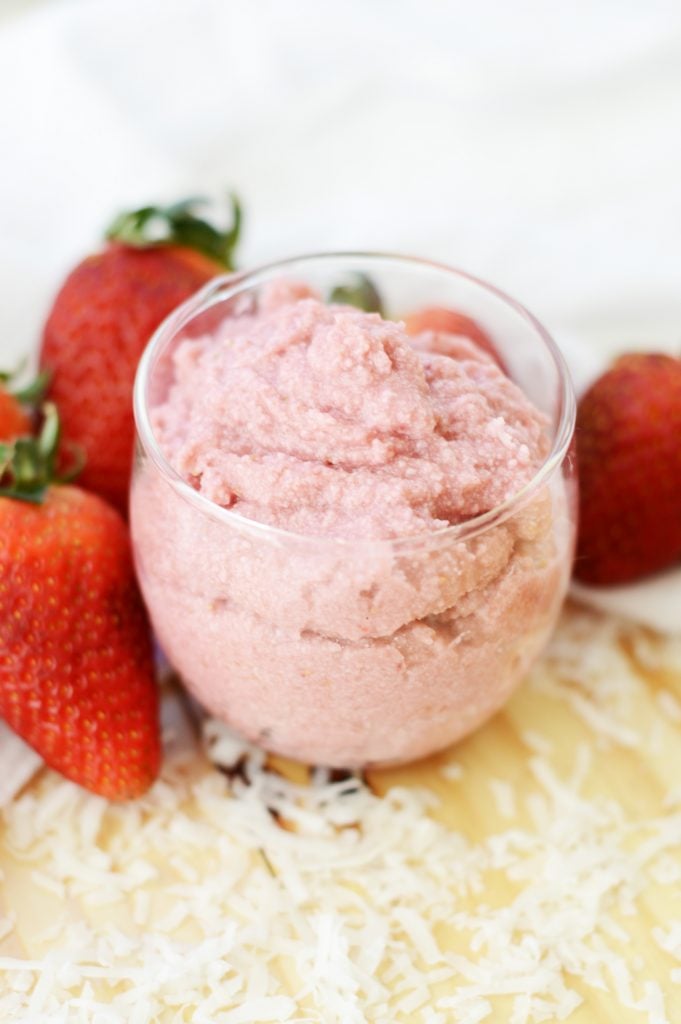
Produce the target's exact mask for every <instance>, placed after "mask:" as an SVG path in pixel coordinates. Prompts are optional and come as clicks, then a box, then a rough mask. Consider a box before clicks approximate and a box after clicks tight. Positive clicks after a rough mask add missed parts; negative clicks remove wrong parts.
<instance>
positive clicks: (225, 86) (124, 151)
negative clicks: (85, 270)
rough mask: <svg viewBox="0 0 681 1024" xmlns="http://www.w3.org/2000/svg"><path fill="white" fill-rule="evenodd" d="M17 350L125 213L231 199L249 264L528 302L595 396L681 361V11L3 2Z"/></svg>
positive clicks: (8, 275)
mask: <svg viewBox="0 0 681 1024" xmlns="http://www.w3.org/2000/svg"><path fill="white" fill-rule="evenodd" d="M0 96H2V100H1V101H0V139H1V140H2V142H1V147H2V148H1V159H0V273H1V275H2V276H1V279H2V282H3V289H2V294H3V299H2V304H1V306H0V353H1V355H2V359H1V360H0V361H1V362H2V363H3V364H7V363H8V362H11V360H12V359H13V358H14V356H15V355H16V354H18V353H20V352H23V351H27V350H29V349H30V348H31V346H32V345H34V344H35V341H36V338H37V337H38V335H39V330H40V325H41V321H42V318H43V315H44V312H45V310H46V308H47V306H48V305H49V303H50V301H51V298H52V296H53V294H54V292H55V290H56V288H57V287H58V285H59V283H60V281H61V279H62V278H63V276H64V274H65V272H66V271H67V270H68V268H69V266H70V265H71V264H72V263H74V262H75V261H77V260H78V259H79V258H80V257H81V256H82V255H83V254H84V253H85V252H87V251H88V250H90V249H92V248H93V247H95V246H97V244H98V243H99V239H100V238H101V232H102V230H103V229H104V227H105V226H106V225H107V224H108V222H109V221H110V219H111V217H112V215H113V214H115V213H116V212H117V211H118V210H119V209H121V208H124V207H129V206H131V205H133V206H134V205H141V204H143V203H147V202H149V201H151V200H170V199H174V198H178V197H182V196H186V195H194V194H204V193H205V194H207V195H210V196H213V197H215V198H220V197H221V196H223V195H224V193H225V192H226V191H227V190H228V189H231V188H234V189H236V190H237V191H238V193H239V194H240V196H241V197H242V200H243V202H244V205H245V208H246V218H247V219H246V225H245V236H244V244H243V246H242V248H241V262H242V265H243V264H254V263H258V262H262V261H266V260H270V259H272V258H276V257H281V256H286V255H293V254H297V253H302V252H306V251H312V250H320V249H336V248H342V249H343V248H345V249H347V248H372V249H385V250H399V251H402V252H407V253H411V254H414V255H420V256H426V257H432V258H436V259H441V260H444V261H447V262H449V263H451V264H453V265H455V266H459V267H462V268H464V269H466V270H469V271H471V272H473V273H475V274H478V275H480V276H481V277H483V278H486V279H489V280H491V281H492V282H494V283H495V284H497V285H499V286H501V287H502V288H504V289H506V290H507V291H509V292H510V293H511V294H512V295H514V296H515V297H516V298H518V299H520V300H521V301H522V302H524V303H525V304H526V305H527V306H528V307H529V308H530V309H531V310H532V311H533V312H534V313H535V314H536V315H537V316H538V317H539V318H540V319H541V320H542V321H543V322H544V323H545V324H546V326H547V327H548V328H549V329H550V330H551V331H552V332H553V333H554V335H555V336H556V338H557V340H558V341H559V343H560V344H561V345H562V346H563V348H564V349H565V351H566V354H567V355H568V359H569V361H570V363H571V366H572V368H573V372H574V375H575V377H576V379H577V383H578V385H581V384H582V383H583V382H584V381H585V380H586V379H588V377H589V376H590V375H591V374H593V373H594V372H595V369H596V368H598V367H599V366H600V365H602V363H603V361H604V360H606V359H607V358H608V356H609V354H610V353H611V352H613V351H617V350H620V349H623V348H627V347H639V348H640V347H658V348H667V349H669V350H677V351H678V350H679V349H680V348H681V245H680V234H681V232H680V229H681V5H679V4H678V2H674V3H668V2H660V0H647V2H645V3H644V2H623V0H591V2H585V0H576V2H575V3H572V4H570V5H564V4H561V5H557V4H547V3H541V2H534V3H530V2H527V0H524V2H523V0H518V2H512V3H507V2H505V0H476V2H475V3H471V2H467V3H463V2H459V0H450V2H443V0H344V2H343V3H342V4H341V3H330V2H324V0H288V2H285V3H282V2H281V0H279V2H277V0H0Z"/></svg>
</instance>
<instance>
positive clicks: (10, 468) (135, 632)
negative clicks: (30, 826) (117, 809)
mask: <svg viewBox="0 0 681 1024" xmlns="http://www.w3.org/2000/svg"><path fill="white" fill-rule="evenodd" d="M57 439H58V426H57V421H56V413H55V411H54V409H53V408H52V409H49V407H48V413H47V416H46V419H45V423H44V426H43V430H42V433H41V435H40V437H39V438H37V439H28V438H24V439H21V440H19V441H16V442H15V443H14V444H13V445H0V482H1V483H2V487H0V495H1V496H0V715H1V716H2V717H3V718H4V719H5V720H6V721H7V723H8V725H10V726H11V728H12V729H14V730H15V732H17V733H18V734H19V735H20V736H21V737H23V739H24V740H26V742H27V743H29V744H30V745H31V746H32V747H34V748H35V750H37V751H38V753H39V754H40V755H41V756H42V757H43V758H44V760H45V761H46V762H47V764H48V765H50V766H51V767H52V768H54V769H56V770H57V771H59V772H61V773H62V774H63V775H65V776H66V777H67V778H69V779H71V780H73V781H74V782H77V783H79V784H80V785H81V786H84V787H85V788H87V789H89V790H92V792H94V793H99V794H100V795H102V796H105V797H108V798H110V799H112V800H123V799H128V798H131V797H136V796H139V795H140V794H142V793H143V792H144V791H145V790H146V789H147V788H148V787H149V786H150V785H151V783H152V782H153V780H154V778H155V777H156V774H157V772H158V769H159V761H160V741H159V725H158V693H157V687H156V683H155V680H154V670H153V660H152V649H151V638H150V632H149V626H148V623H147V617H146V613H145V609H144V606H143V604H142V599H141V597H140V593H139V590H138V587H137V582H136V580H135V574H134V571H133V564H132V556H131V551H130V541H129V538H128V531H127V529H126V526H125V523H124V522H123V520H122V519H121V517H120V515H119V514H118V513H117V512H116V511H115V509H113V508H111V507H110V506H109V505H107V504H106V503H105V502H104V501H102V500H101V498H98V497H97V496H96V495H94V494H89V493H87V492H86V491H83V490H81V489H80V488H78V487H73V486H67V485H61V484H54V483H50V478H51V474H52V472H53V462H54V452H55V449H56V443H57Z"/></svg>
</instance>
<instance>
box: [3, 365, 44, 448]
mask: <svg viewBox="0 0 681 1024" xmlns="http://www.w3.org/2000/svg"><path fill="white" fill-rule="evenodd" d="M12 377H13V374H11V373H3V372H0V441H13V440H14V438H16V437H22V436H23V435H26V434H31V433H32V431H33V420H32V417H31V411H32V409H33V407H34V406H35V405H36V404H37V403H38V402H39V401H40V399H41V398H42V395H43V393H44V391H45V388H46V386H47V377H46V376H45V375H44V374H40V375H39V376H38V377H37V378H36V379H35V380H34V381H33V382H32V383H31V384H29V385H28V387H25V388H22V389H21V390H20V391H14V390H11V388H10V384H11V382H12Z"/></svg>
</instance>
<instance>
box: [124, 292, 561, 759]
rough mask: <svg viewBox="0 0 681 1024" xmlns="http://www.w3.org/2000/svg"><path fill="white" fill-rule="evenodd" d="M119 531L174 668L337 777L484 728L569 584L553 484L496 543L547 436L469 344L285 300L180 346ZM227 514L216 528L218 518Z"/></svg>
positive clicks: (272, 299) (276, 744)
mask: <svg viewBox="0 0 681 1024" xmlns="http://www.w3.org/2000/svg"><path fill="white" fill-rule="evenodd" d="M165 376H166V378H167V386H166V387H165V389H164V393H163V395H162V396H161V398H160V400H158V401H157V402H156V403H155V404H154V405H153V407H152V408H151V417H150V418H151V426H152V430H153V433H154V436H155V439H156V441H157V444H158V446H159V448H160V451H161V452H162V454H163V456H164V457H165V459H166V460H167V462H168V463H169V464H170V466H172V467H173V469H174V470H175V471H176V472H177V473H178V474H179V475H180V476H181V477H182V478H183V479H184V480H185V481H187V482H188V483H189V484H190V485H191V487H192V488H193V489H194V490H195V491H196V492H198V493H199V494H200V495H202V496H203V497H204V498H205V499H208V500H207V502H201V501H191V500H188V499H187V496H186V495H185V494H182V493H181V492H180V491H178V489H177V488H176V487H174V486H173V485H172V483H171V482H169V481H168V479H166V478H165V477H164V475H163V474H162V473H161V472H160V471H159V469H158V467H157V465H156V464H155V463H154V462H153V461H152V460H151V459H143V460H142V462H141V464H140V466H139V468H138V471H137V473H136V475H135V481H134V486H133V491H132V503H131V518H132V528H133V538H134V542H135V548H136V552H137V559H138V567H139V571H140V578H141V584H142V588H143V590H144V593H145V597H146V600H147V603H148V605H149V608H150V610H151V613H152V618H153V622H154V626H155V629H156V631H157V633H158V636H159V639H160V641H161V644H162V645H163V647H164V648H165V650H166V653H167V655H168V657H169V659H170V660H171V662H172V663H173V664H174V665H175V667H176V668H177V669H178V671H179V672H180V674H181V676H182V677H183V678H184V680H185V682H186V684H187V686H188V687H189V688H190V689H191V690H192V691H193V693H194V694H195V695H196V697H197V698H198V699H199V701H200V702H201V703H202V704H203V705H204V706H205V707H206V708H208V709H209V710H210V711H212V712H213V713H215V714H217V715H219V716H221V717H223V718H225V719H226V720H227V721H229V722H230V723H231V724H233V725H234V726H235V727H236V728H237V729H239V730H240V731H242V732H243V733H244V734H246V735H247V736H248V737H249V738H250V739H253V740H255V741H256V742H260V743H262V744H263V745H264V746H266V747H268V748H269V749H272V750H274V751H277V752H279V753H282V754H286V755H289V756H292V757H295V758H298V759H301V760H305V761H310V762H315V763H324V764H329V765H337V766H356V765H366V764H368V763H394V762H400V761H405V760H410V759H413V758H418V757H421V756H424V755H426V754H428V753H430V752H432V751H434V750H437V749H439V748H442V747H444V746H445V745H447V744H449V743H451V742H452V741H454V740H456V739H458V738H459V737H461V736H462V735H464V734H465V733H467V732H469V731H470V730H471V729H473V728H474V727H475V726H476V725H478V724H479V723H480V722H481V721H482V720H484V719H485V718H487V717H488V716H489V715H490V714H491V713H492V712H493V711H495V710H496V709H497V708H498V707H500V706H501V704H502V703H503V702H504V700H505V699H506V698H507V696H508V694H509V693H510V691H511V690H512V689H513V687H514V686H515V684H516V683H517V682H518V680H519V679H520V677H521V676H522V674H523V673H524V672H525V671H526V669H527V667H528V665H529V663H530V662H531V661H532V660H533V659H534V657H535V656H536V654H537V652H538V650H539V649H540V648H541V646H542V645H543V643H544V642H545V639H546V637H547V634H548V632H549V631H550V629H551V627H552V625H553V623H554V621H555V617H556V615H557V611H558V608H559V605H560V603H561V601H562V598H563V595H564V591H565V587H566V584H567V577H568V572H569V561H570V551H571V543H572V527H571V522H570V514H569V508H568V502H567V499H566V496H565V491H564V484H563V482H562V479H561V478H560V475H559V474H557V475H556V478H555V479H554V480H553V482H552V483H547V484H546V485H544V486H542V487H541V488H539V489H538V490H535V491H534V492H533V493H532V494H531V496H530V497H529V498H528V500H527V501H525V502H519V503H518V507H517V509H515V511H514V512H513V514H511V515H509V516H507V517H505V518H503V521H500V522H499V523H497V524H496V525H495V524H494V523H492V524H490V525H489V526H488V527H487V528H486V529H484V530H479V531H477V532H473V533H472V534H471V535H470V536H466V535H465V532H464V533H463V534H462V533H461V531H457V530H456V529H452V527H455V526H456V525H457V524H462V523H465V522H466V521H467V520H470V519H471V518H473V517H477V516H480V515H482V514H484V513H486V512H489V511H490V510H492V509H495V508H496V507H497V506H499V505H501V504H502V503H504V502H506V501H508V500H509V499H512V498H513V497H514V496H515V495H517V494H518V492H519V491H521V490H522V488H524V487H525V486H526V485H528V484H529V483H530V481H531V480H532V478H533V477H534V476H535V474H536V473H537V470H538V469H539V467H540V466H541V464H542V462H543V461H544V460H545V458H546V456H547V453H548V451H549V448H550V440H549V436H548V430H547V422H546V419H545V417H544V416H543V415H542V414H541V413H540V412H539V411H538V410H537V409H536V408H534V407H533V405H532V404H531V403H530V402H529V401H528V399H527V398H526V397H525V395H524V394H523V393H522V391H521V390H520V389H519V388H518V387H517V386H516V385H515V384H514V383H513V382H512V381H511V380H510V379H509V378H508V377H507V376H506V375H505V374H504V373H503V372H502V371H501V370H500V369H499V367H498V366H497V365H496V363H495V362H494V361H493V360H492V359H491V358H490V357H489V356H488V355H486V354H485V353H484V352H483V351H482V350H481V349H479V348H478V347H477V346H476V345H475V344H474V343H473V342H471V341H468V340H467V339H464V338H457V337H453V336H443V335H436V334H433V333H428V334H423V335H421V336H419V337H417V338H410V337H409V336H408V335H407V334H406V332H405V330H404V328H403V326H402V325H401V324H400V323H396V322H392V321H389V320H383V319H381V317H379V316H378V315H377V314H367V313H364V312H362V311H359V310H356V309H353V308H351V307H348V306H338V305H326V304H324V303H323V302H321V301H319V300H318V299H317V298H315V297H314V296H313V295H311V294H310V293H309V292H308V291H307V290H306V289H305V288H298V287H294V286H287V285H286V284H282V283H279V284H278V285H276V286H270V287H269V288H268V289H265V290H263V291H262V292H261V295H260V300H259V302H258V303H257V304H256V303H255V302H250V303H249V302H246V303H245V304H244V305H243V308H242V309H241V312H239V311H238V309H237V311H233V312H232V315H230V316H229V317H227V318H226V319H224V320H223V321H222V322H220V323H218V324H217V325H214V326H213V327H212V329H211V330H210V332H208V333H205V334H199V335H197V336H195V337H187V338H185V339H184V340H182V341H180V343H179V344H178V345H177V346H176V348H175V350H174V353H173V356H172V361H171V362H169V366H168V367H167V368H166V371H165ZM223 510H228V512H227V513H225V512H224V511H223Z"/></svg>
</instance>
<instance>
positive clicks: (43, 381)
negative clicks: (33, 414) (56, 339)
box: [0, 361, 50, 405]
mask: <svg viewBox="0 0 681 1024" xmlns="http://www.w3.org/2000/svg"><path fill="white" fill-rule="evenodd" d="M24 367H25V361H24V362H22V363H20V364H19V366H18V367H17V368H16V369H15V370H0V386H2V388H3V389H4V390H5V391H7V392H8V393H9V394H10V395H12V397H13V398H16V400H17V402H20V403H21V404H22V405H39V404H40V402H42V400H43V398H44V397H45V392H46V391H47V385H48V384H49V383H50V371H49V370H41V371H40V373H39V374H38V375H37V377H35V378H34V379H33V380H32V381H30V382H29V383H28V384H26V385H25V386H24V387H23V388H14V387H12V386H11V385H12V381H14V380H16V378H17V377H19V376H20V375H21V374H22V372H23V370H24Z"/></svg>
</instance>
